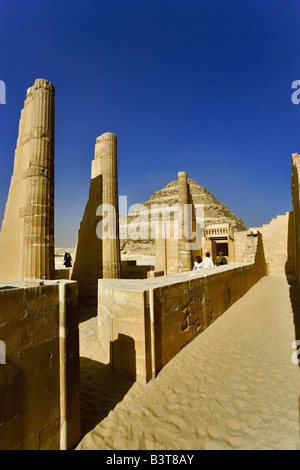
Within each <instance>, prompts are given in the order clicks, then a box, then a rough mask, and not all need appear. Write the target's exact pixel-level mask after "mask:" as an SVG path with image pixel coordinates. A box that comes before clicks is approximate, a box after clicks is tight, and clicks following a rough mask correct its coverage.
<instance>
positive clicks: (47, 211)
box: [22, 80, 55, 279]
mask: <svg viewBox="0 0 300 470" xmlns="http://www.w3.org/2000/svg"><path fill="white" fill-rule="evenodd" d="M27 100H32V118H31V119H32V121H31V122H32V129H33V133H32V137H31V140H30V148H29V151H30V164H29V168H28V171H27V174H25V175H24V176H25V178H26V180H27V197H26V204H25V207H24V234H23V275H22V277H23V279H31V278H33V279H55V266H54V87H53V85H51V84H50V83H49V82H46V81H45V80H36V82H35V84H34V86H33V87H32V88H30V89H29V90H28V92H27Z"/></svg>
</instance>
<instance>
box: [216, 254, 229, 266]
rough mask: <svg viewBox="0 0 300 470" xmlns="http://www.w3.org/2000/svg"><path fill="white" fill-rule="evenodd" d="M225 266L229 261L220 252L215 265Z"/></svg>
mask: <svg viewBox="0 0 300 470" xmlns="http://www.w3.org/2000/svg"><path fill="white" fill-rule="evenodd" d="M224 264H228V260H227V258H225V256H224V255H223V253H222V251H220V253H219V254H218V256H217V258H216V261H215V265H216V266H223V265H224Z"/></svg>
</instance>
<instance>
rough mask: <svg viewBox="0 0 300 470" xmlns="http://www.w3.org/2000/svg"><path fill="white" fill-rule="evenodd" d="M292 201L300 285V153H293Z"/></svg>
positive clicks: (291, 244)
mask: <svg viewBox="0 0 300 470" xmlns="http://www.w3.org/2000/svg"><path fill="white" fill-rule="evenodd" d="M291 183H292V202H293V213H292V214H291V215H292V217H291V219H292V220H291V223H292V224H293V235H294V238H293V241H292V242H291V243H290V246H292V247H293V248H294V258H293V267H294V274H295V275H296V277H297V280H298V284H299V285H300V187H299V186H300V155H299V154H298V153H294V154H293V155H292V178H291Z"/></svg>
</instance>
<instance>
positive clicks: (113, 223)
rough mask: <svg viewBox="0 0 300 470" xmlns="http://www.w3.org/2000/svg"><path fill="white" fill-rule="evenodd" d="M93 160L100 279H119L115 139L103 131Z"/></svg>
mask: <svg viewBox="0 0 300 470" xmlns="http://www.w3.org/2000/svg"><path fill="white" fill-rule="evenodd" d="M95 159H96V160H98V161H99V166H100V174H101V175H102V204H103V213H102V216H103V217H104V218H105V219H104V220H103V231H102V267H103V278H109V279H118V278H119V277H120V264H121V263H120V258H121V256H120V238H119V203H118V168H117V136H116V135H114V134H112V133H111V132H106V133H105V134H102V135H101V136H100V137H98V139H97V142H96V150H95Z"/></svg>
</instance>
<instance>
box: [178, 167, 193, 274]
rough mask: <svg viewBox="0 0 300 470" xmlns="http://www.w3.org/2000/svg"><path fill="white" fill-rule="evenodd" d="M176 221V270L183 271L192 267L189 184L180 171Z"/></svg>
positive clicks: (185, 174) (183, 172)
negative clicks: (177, 231) (177, 226)
mask: <svg viewBox="0 0 300 470" xmlns="http://www.w3.org/2000/svg"><path fill="white" fill-rule="evenodd" d="M178 205H179V208H178V209H179V214H178V223H179V224H181V227H179V235H180V239H179V240H178V271H179V272H185V271H190V270H191V269H192V252H191V246H190V245H191V243H190V242H191V224H192V218H191V217H192V213H191V212H192V211H191V210H189V208H190V207H189V186H188V180H187V173H186V172H185V171H180V172H179V173H178Z"/></svg>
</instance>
